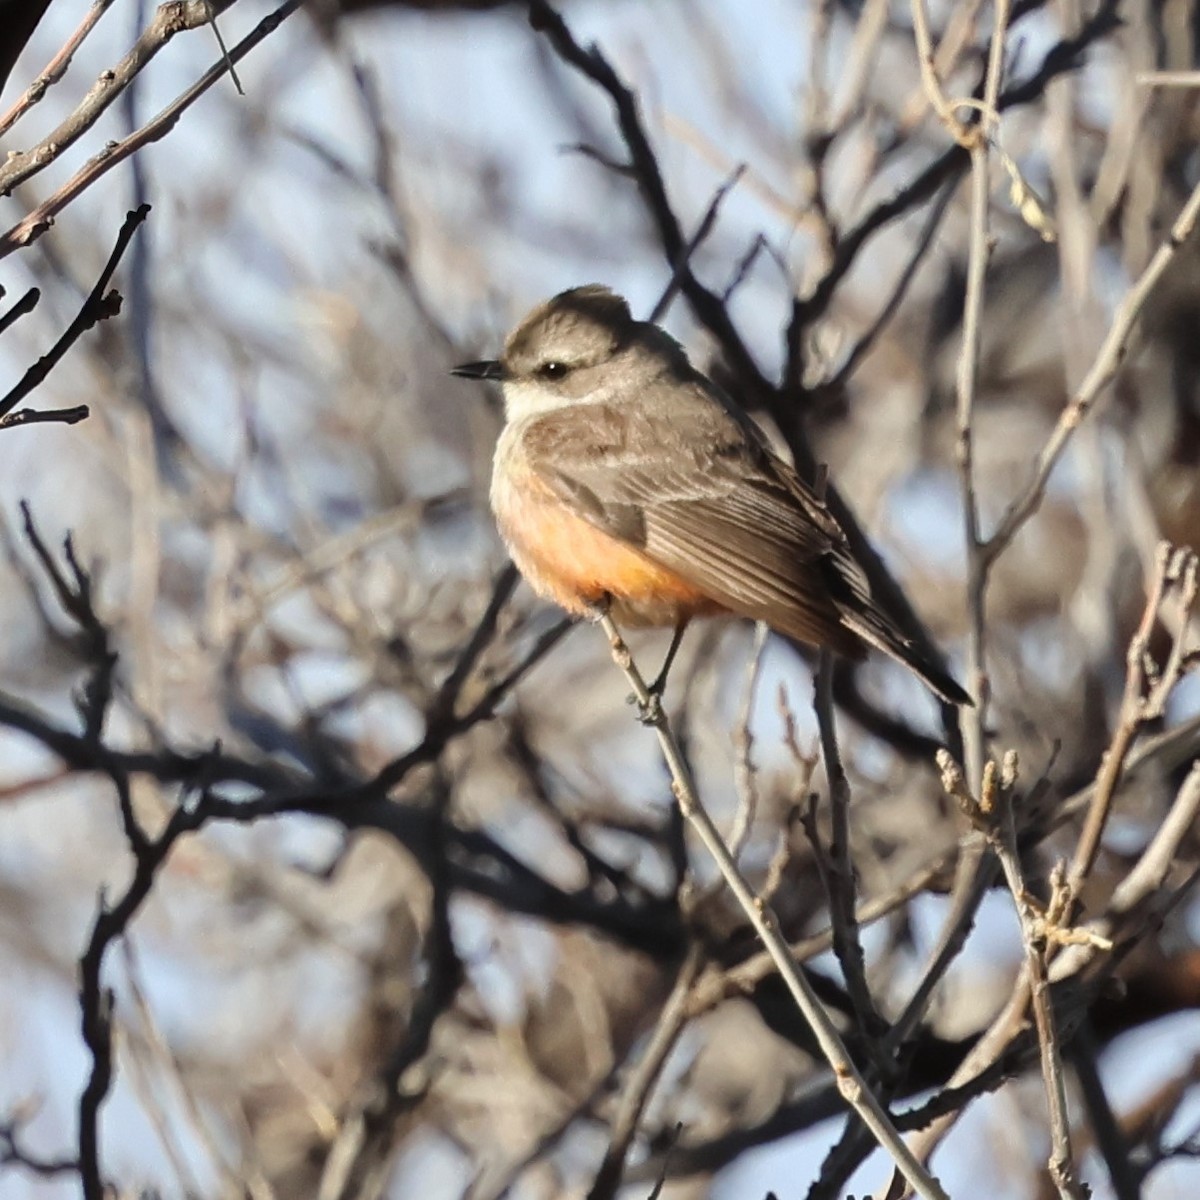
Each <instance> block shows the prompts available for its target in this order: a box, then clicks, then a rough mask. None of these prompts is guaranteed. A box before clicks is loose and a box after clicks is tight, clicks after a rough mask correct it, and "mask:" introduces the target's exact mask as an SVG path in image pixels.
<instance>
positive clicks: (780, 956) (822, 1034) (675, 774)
mask: <svg viewBox="0 0 1200 1200" xmlns="http://www.w3.org/2000/svg"><path fill="white" fill-rule="evenodd" d="M600 625H601V628H603V630H604V632H605V633H606V634H607V635H608V639H609V645H610V646H611V648H612V654H613V660H614V661H615V662H616V664H617V666H618V667H619V668H620V669H621V670H622V671H623V672H624V674H625V677H626V679H628V681H629V684H630V686H631V687H632V688H633V692H634V695H635V696H636V697H637V702H638V704H639V706H640V708H641V711H642V714H643V719H644V720H645V722H646V723H647V724H648V725H650V727H651V728H652V729H653V730H654V732H655V735H656V736H657V738H658V743H659V747H660V749H661V750H662V754H663V758H664V760H665V761H666V764H667V769H668V770H669V771H670V773H671V781H672V791H673V792H674V794H675V798H676V800H677V801H678V803H679V807H680V810H681V812H682V813H683V816H684V818H685V819H686V820H687V821H688V822H689V824H690V825H691V826H692V828H693V829H694V830H695V831H696V833H697V835H698V836H699V838H700V840H701V841H702V842H703V843H704V845H705V847H706V848H707V850H708V852H709V853H710V854H711V855H712V856H713V859H714V860H715V862H716V864H717V867H718V869H719V870H720V872H721V874H722V876H723V877H724V878H725V881H726V883H727V884H728V885H729V889H730V891H732V892H733V894H734V896H735V897H736V898H737V901H738V903H739V904H740V905H741V906H742V910H743V911H744V912H745V914H746V916H747V918H748V919H749V920H750V923H751V924H752V925H753V926H754V929H755V932H756V933H757V934H758V936H759V938H760V940H761V941H762V943H763V945H764V946H765V947H766V948H767V950H768V951H769V952H770V954H771V957H772V958H773V959H774V961H775V965H776V967H777V968H778V970H779V974H780V976H781V977H782V979H783V981H784V984H785V985H786V986H787V989H788V991H789V992H790V993H791V996H792V998H793V999H794V1000H795V1002H796V1004H797V1006H798V1007H799V1009H800V1011H801V1013H803V1015H804V1018H805V1020H806V1021H807V1022H808V1024H809V1026H810V1028H811V1029H812V1031H813V1034H814V1035H815V1036H816V1039H817V1042H818V1043H819V1045H820V1047H821V1050H822V1052H823V1053H824V1055H825V1058H826V1061H827V1062H828V1063H829V1065H830V1067H831V1068H832V1070H833V1074H834V1079H835V1080H836V1082H837V1087H838V1091H839V1093H840V1094H841V1096H842V1098H843V1099H844V1100H845V1101H846V1103H847V1104H848V1105H849V1106H850V1107H851V1108H852V1109H853V1110H854V1111H855V1112H856V1113H857V1114H858V1116H859V1117H860V1118H861V1119H862V1121H863V1123H864V1124H865V1125H866V1126H867V1128H868V1129H870V1130H871V1132H872V1134H874V1136H875V1139H876V1141H878V1143H879V1144H880V1146H882V1147H883V1148H884V1149H885V1150H886V1151H887V1152H888V1153H889V1154H890V1155H891V1156H892V1158H893V1159H894V1161H895V1162H896V1165H897V1166H898V1167H899V1169H900V1171H901V1172H902V1174H903V1175H904V1177H905V1179H907V1180H908V1181H909V1183H910V1184H911V1185H912V1186H913V1187H914V1188H915V1189H916V1191H917V1193H918V1194H919V1195H921V1196H924V1197H926V1198H927V1200H947V1197H946V1193H945V1192H944V1191H943V1190H942V1187H941V1185H940V1184H939V1183H938V1182H937V1180H936V1179H934V1178H933V1176H932V1175H930V1174H929V1172H928V1171H927V1170H926V1169H925V1167H924V1166H922V1165H921V1164H920V1163H919V1162H918V1161H917V1160H916V1158H915V1157H914V1155H913V1154H912V1152H911V1151H910V1150H909V1148H908V1146H907V1144H906V1143H905V1141H904V1139H903V1138H902V1137H901V1136H900V1135H899V1134H898V1133H897V1132H896V1128H895V1126H894V1125H893V1124H892V1121H891V1118H890V1117H889V1116H888V1114H887V1112H886V1110H885V1109H884V1108H883V1106H882V1105H881V1104H880V1103H879V1101H878V1100H877V1099H876V1098H875V1096H874V1095H873V1094H872V1092H871V1091H870V1089H869V1088H868V1087H867V1085H866V1081H865V1080H864V1079H863V1076H862V1074H861V1073H860V1072H859V1070H858V1068H857V1067H856V1066H855V1065H854V1062H853V1060H852V1059H851V1058H850V1056H849V1054H848V1053H847V1051H846V1047H845V1045H844V1044H843V1042H842V1039H841V1037H840V1036H839V1034H838V1031H837V1028H836V1026H835V1025H834V1024H833V1021H832V1020H831V1019H830V1017H829V1015H828V1014H827V1013H826V1011H825V1008H824V1006H823V1005H822V1004H821V1001H820V1000H819V999H818V997H817V995H816V993H815V992H814V991H813V989H812V986H811V985H810V984H809V983H808V981H807V980H806V979H805V978H804V975H803V973H802V972H801V971H800V970H799V968H798V967H797V966H796V961H795V959H794V958H793V957H792V954H791V951H790V950H789V949H788V945H787V942H785V941H784V939H783V937H782V935H781V934H780V932H779V924H778V920H777V919H776V917H775V914H774V913H773V912H772V910H771V909H770V907H769V906H768V905H767V904H766V903H764V901H763V900H762V898H761V897H759V896H756V895H755V893H754V891H753V889H752V888H751V887H750V885H749V883H748V882H747V881H746V879H745V877H744V876H743V875H742V873H741V871H740V870H739V869H738V866H737V863H735V862H734V861H733V859H732V858H731V857H730V854H729V850H728V848H727V847H726V845H725V843H724V841H722V839H721V835H720V833H719V832H718V831H717V827H716V826H715V825H714V824H713V821H712V818H711V817H710V816H709V815H708V813H707V812H706V811H705V809H704V807H703V805H702V804H701V803H700V798H699V796H698V794H697V792H696V789H695V786H694V784H693V783H692V779H691V774H690V772H689V771H688V768H687V764H686V763H685V762H684V759H683V755H682V754H681V753H680V750H679V744H678V743H677V742H676V740H675V738H674V736H673V735H672V733H671V730H670V727H669V726H668V724H667V719H666V715H665V714H664V712H663V710H662V706H661V704H656V703H655V702H654V701H655V698H654V697H653V696H652V695H651V693H650V690H649V688H648V687H647V685H646V681H645V680H644V679H643V678H642V675H641V672H640V671H638V669H637V666H636V665H635V663H634V661H633V657H632V655H631V654H630V653H629V649H628V647H627V646H626V645H625V642H624V641H623V639H622V638H621V634H620V632H619V631H618V629H617V627H616V625H615V624H614V622H613V620H612V618H611V617H610V616H608V615H607V614H604V615H603V616H601V617H600Z"/></svg>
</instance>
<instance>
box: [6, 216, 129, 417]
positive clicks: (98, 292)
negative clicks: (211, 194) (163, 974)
mask: <svg viewBox="0 0 1200 1200" xmlns="http://www.w3.org/2000/svg"><path fill="white" fill-rule="evenodd" d="M149 215H150V205H148V204H143V205H142V206H141V207H140V208H136V209H134V210H133V212H131V213H128V214H127V215H126V217H125V223H124V224H123V225H122V226H121V229H120V232H119V233H118V234H117V241H116V244H115V245H114V246H113V248H112V253H111V254H110V255H109V256H108V262H106V263H105V264H104V270H102V271H101V272H100V277H99V278H98V279H97V280H96V284H95V286H94V287H93V288H92V290H91V291H90V292H89V293H88V296H87V299H86V300H84V302H83V306H82V307H81V308H80V310H79V312H78V313H76V315H75V319H74V320H73V321H72V322H71V324H70V325H68V326H67V328H66V329H65V330H64V331H63V335H62V337H60V338H59V339H58V341H57V342H55V343H54V345H53V346H51V347H50V349H49V350H47V351H46V353H45V354H43V355H42V357H41V358H39V359H38V360H37V362H35V363H34V364H33V366H31V367H30V368H29V370H28V371H26V372H25V374H24V375H23V376H22V377H21V379H20V380H19V381H18V382H17V383H16V385H15V386H14V387H13V388H11V389H10V391H9V392H8V395H6V396H5V397H4V398H3V399H0V417H8V416H9V415H10V414H11V415H13V416H19V415H20V414H13V409H14V408H16V407H17V405H18V404H20V403H21V402H22V401H23V400H25V398H26V397H27V396H28V395H29V394H30V392H32V391H33V390H34V388H36V387H37V386H38V385H39V384H41V383H42V382H44V380H45V379H46V376H47V375H49V374H50V372H51V371H53V370H54V368H55V367H56V366H57V365H58V364H59V362H61V361H62V357H63V355H64V354H66V352H67V351H68V350H70V348H71V347H72V346H73V345H74V344H75V343H76V342H77V341H79V339H80V338H81V337H82V336H83V335H84V334H85V333H87V331H88V330H89V329H91V328H92V327H93V326H94V325H96V324H97V323H98V322H99V321H104V320H107V319H108V318H109V317H114V316H116V315H117V313H119V312H120V311H121V295H120V293H119V292H117V291H111V292H110V291H108V290H107V289H108V285H109V283H110V282H111V281H112V277H113V275H114V274H115V273H116V270H117V265H118V264H119V263H120V261H121V256H122V255H123V254H124V253H125V250H126V248H127V247H128V246H129V243H130V242H131V241H132V240H133V235H134V234H135V233H136V232H137V228H138V226H139V225H141V223H142V222H143V221H144V220H145V219H146V218H147V217H148V216H149ZM66 412H67V413H69V414H71V415H70V416H69V417H68V416H63V415H58V416H57V417H47V416H46V415H45V414H42V415H40V416H37V417H26V418H24V420H23V421H15V420H14V421H10V422H9V423H10V424H22V423H25V422H28V421H33V420H60V421H66V423H67V424H72V423H73V422H74V421H81V420H83V418H84V417H86V416H87V406H86V405H80V406H79V407H78V408H75V409H69V410H66Z"/></svg>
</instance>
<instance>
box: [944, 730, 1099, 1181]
mask: <svg viewBox="0 0 1200 1200" xmlns="http://www.w3.org/2000/svg"><path fill="white" fill-rule="evenodd" d="M939 765H940V766H941V768H942V778H943V782H944V785H945V788H946V792H947V794H949V795H951V796H953V797H954V798H955V799H957V800H958V801H959V803H960V805H961V806H962V807H963V808H964V810H965V811H966V813H967V815H968V816H969V817H970V819H971V822H972V824H974V825H975V826H976V828H978V829H981V830H982V831H983V832H984V833H985V835H986V836H987V838H988V842H989V844H990V845H991V847H992V849H993V850H994V851H995V854H996V857H997V858H998V859H999V861H1000V865H1001V868H1002V869H1003V871H1004V877H1005V881H1006V882H1007V883H1008V888H1009V891H1010V892H1011V893H1012V898H1013V904H1014V905H1015V907H1016V910H1017V917H1018V920H1019V921H1020V925H1021V942H1022V944H1023V946H1024V948H1025V966H1026V974H1027V977H1028V979H1029V989H1030V1004H1031V1006H1032V1008H1033V1019H1034V1024H1035V1025H1036V1027H1037V1036H1038V1048H1039V1051H1040V1055H1041V1064H1042V1078H1043V1080H1044V1082H1045V1085H1046V1101H1047V1104H1048V1106H1049V1111H1050V1146H1051V1152H1050V1163H1049V1168H1050V1177H1051V1179H1052V1180H1053V1181H1054V1184H1055V1187H1056V1188H1057V1189H1058V1193H1059V1196H1060V1197H1061V1198H1062V1200H1086V1196H1087V1194H1088V1193H1087V1192H1086V1190H1085V1189H1084V1188H1083V1187H1082V1186H1081V1184H1080V1182H1079V1179H1078V1178H1077V1176H1076V1173H1075V1164H1074V1157H1073V1155H1072V1152H1071V1127H1070V1123H1069V1120H1068V1117H1067V1089H1066V1082H1065V1079H1064V1075H1063V1062H1062V1051H1061V1047H1060V1041H1059V1034H1058V1029H1057V1026H1056V1024H1055V1020H1054V1007H1053V1003H1052V1001H1051V997H1050V977H1049V953H1050V936H1051V935H1052V934H1054V933H1059V932H1061V931H1060V930H1059V929H1058V928H1057V926H1056V925H1055V924H1054V922H1055V918H1056V916H1057V915H1058V914H1060V913H1061V912H1062V911H1063V910H1064V908H1065V904H1064V903H1063V901H1064V899H1065V895H1066V890H1065V888H1066V885H1065V878H1064V873H1063V871H1062V869H1061V866H1060V867H1058V868H1056V869H1055V871H1054V873H1053V874H1052V876H1051V897H1052V899H1051V903H1050V906H1049V909H1048V910H1047V913H1046V914H1042V913H1039V912H1037V911H1036V910H1035V907H1034V901H1033V898H1032V896H1031V895H1030V893H1029V890H1028V889H1027V888H1026V886H1025V878H1024V873H1023V870H1022V867H1021V860H1020V854H1019V852H1018V850H1017V827H1016V820H1015V818H1014V815H1013V795H1014V791H1015V788H1016V783H1017V757H1016V754H1015V753H1014V752H1012V751H1009V752H1008V754H1006V755H1005V758H1004V764H1003V766H1002V767H1001V768H1000V769H999V771H997V769H996V764H995V762H993V761H989V762H988V763H987V765H986V767H985V769H984V773H983V782H982V785H981V789H980V792H979V795H978V796H977V797H976V796H975V795H973V794H971V792H970V791H969V790H968V788H967V786H966V782H965V780H964V779H963V776H962V774H961V772H960V771H959V768H958V765H957V764H956V763H955V762H954V761H953V760H952V759H951V758H950V757H949V755H945V756H943V757H942V758H941V759H940V760H939Z"/></svg>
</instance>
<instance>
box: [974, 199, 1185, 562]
mask: <svg viewBox="0 0 1200 1200" xmlns="http://www.w3.org/2000/svg"><path fill="white" fill-rule="evenodd" d="M1197 220H1200V183H1198V184H1197V185H1196V186H1195V188H1193V190H1192V194H1191V195H1190V196H1189V197H1188V199H1187V202H1186V203H1185V204H1184V206H1183V209H1182V210H1181V211H1180V213H1179V216H1178V217H1177V218H1176V220H1175V224H1174V225H1172V226H1171V231H1170V233H1169V234H1168V235H1167V237H1166V240H1165V241H1164V242H1163V243H1162V245H1161V246H1159V248H1158V250H1157V251H1155V254H1154V257H1153V258H1151V260H1150V262H1149V264H1148V265H1147V267H1146V269H1145V270H1144V271H1143V272H1142V273H1141V275H1140V276H1138V279H1137V280H1136V282H1135V283H1134V284H1133V286H1132V287H1131V288H1130V289H1129V291H1128V292H1126V293H1125V296H1124V298H1123V299H1122V301H1121V303H1120V304H1118V305H1117V310H1116V312H1115V313H1114V314H1113V320H1112V324H1111V325H1110V326H1109V328H1108V333H1107V334H1106V335H1105V338H1104V342H1103V343H1102V345H1101V346H1100V350H1099V352H1098V353H1097V355H1096V358H1095V360H1094V361H1093V362H1092V365H1091V367H1090V368H1089V370H1088V373H1087V375H1086V376H1085V377H1084V379H1083V382H1082V383H1080V385H1079V388H1078V390H1077V391H1076V392H1075V394H1074V395H1073V396H1072V397H1071V399H1070V400H1069V401H1068V402H1067V406H1066V408H1064V409H1063V411H1062V413H1061V414H1060V416H1059V418H1058V422H1057V424H1056V425H1055V426H1054V430H1053V432H1052V433H1051V434H1050V436H1049V438H1047V440H1046V443H1045V445H1043V446H1042V449H1041V451H1040V453H1039V454H1038V458H1037V462H1036V464H1035V465H1034V469H1033V475H1032V477H1031V478H1030V480H1029V482H1028V484H1026V486H1025V488H1024V489H1023V490H1022V491H1021V492H1019V493H1018V494H1017V495H1016V496H1015V497H1014V498H1013V500H1012V501H1011V503H1010V504H1009V506H1008V508H1007V509H1006V510H1005V513H1004V516H1003V517H1001V519H1000V523H999V525H997V526H996V530H995V532H994V533H993V534H992V535H991V537H989V538H988V540H987V542H986V544H985V545H984V554H985V557H986V558H987V560H988V562H995V560H996V559H997V558H998V557H999V556H1000V555H1001V554H1002V553H1003V552H1004V550H1005V549H1006V548H1007V547H1008V545H1009V544H1010V543H1011V542H1012V540H1013V538H1014V537H1016V535H1017V533H1018V532H1019V531H1020V529H1021V527H1022V526H1023V525H1024V524H1025V522H1026V521H1028V520H1029V518H1030V517H1032V516H1033V514H1034V513H1035V512H1036V511H1037V510H1038V507H1039V506H1040V504H1041V502H1042V497H1043V496H1044V495H1045V492H1046V484H1047V482H1048V481H1049V479H1050V475H1051V472H1053V470H1054V468H1055V467H1056V466H1057V465H1058V462H1059V460H1060V459H1061V458H1062V455H1063V451H1064V450H1066V448H1067V444H1068V443H1069V442H1070V440H1071V435H1072V434H1073V433H1074V432H1075V430H1076V429H1078V428H1079V426H1080V425H1081V424H1082V423H1083V421H1084V418H1086V417H1087V415H1088V414H1089V413H1090V412H1091V411H1092V409H1093V408H1094V407H1095V405H1096V402H1097V401H1098V400H1099V399H1100V397H1101V395H1102V394H1103V393H1104V391H1105V389H1106V388H1107V386H1108V385H1109V384H1110V383H1111V382H1112V381H1113V379H1114V378H1115V377H1116V374H1117V372H1118V370H1119V369H1120V367H1121V364H1122V363H1123V362H1124V360H1125V356H1126V354H1127V353H1128V352H1129V347H1130V344H1131V343H1132V341H1133V335H1134V330H1135V328H1136V326H1137V321H1138V317H1139V316H1140V315H1141V312H1142V309H1143V307H1145V304H1146V301H1147V300H1148V299H1149V297H1150V294H1151V293H1152V292H1153V291H1154V289H1155V288H1156V287H1157V286H1158V283H1159V281H1160V280H1161V279H1162V277H1163V275H1164V274H1165V273H1166V270H1167V268H1168V267H1169V266H1170V265H1171V263H1172V262H1173V261H1174V259H1175V256H1176V255H1177V254H1178V253H1179V248H1180V247H1181V246H1182V245H1183V244H1184V243H1185V242H1186V241H1187V240H1188V239H1189V238H1190V237H1191V236H1192V235H1193V233H1194V232H1195V229H1196V222H1197Z"/></svg>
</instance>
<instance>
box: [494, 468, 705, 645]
mask: <svg viewBox="0 0 1200 1200" xmlns="http://www.w3.org/2000/svg"><path fill="white" fill-rule="evenodd" d="M492 507H493V509H494V510H495V514H496V523H497V525H498V526H499V528H500V534H501V536H502V537H503V538H504V542H505V545H507V547H508V550H509V553H510V554H511V555H512V558H513V562H515V563H516V565H517V569H518V570H519V571H520V572H521V574H522V575H523V576H524V577H525V579H526V580H527V581H528V583H529V585H530V586H531V587H532V588H533V590H534V591H535V592H537V593H538V594H539V595H540V596H544V597H546V598H547V599H549V600H553V601H554V602H555V603H556V604H558V605H560V606H561V607H562V608H565V609H566V610H567V611H568V612H571V613H576V614H578V615H580V616H586V615H588V614H590V612H591V611H592V610H593V608H594V606H595V605H597V604H599V603H600V602H602V601H603V600H604V599H605V597H607V598H608V599H609V601H610V603H611V610H610V611H611V612H612V615H613V619H614V620H615V621H617V623H618V624H625V625H641V626H659V625H676V624H678V623H679V622H680V621H683V620H687V619H689V618H691V617H698V616H705V615H711V614H714V613H719V612H724V611H725V610H724V608H723V607H722V606H721V605H720V604H718V603H716V602H715V601H713V600H711V599H709V597H708V596H706V595H705V594H704V593H703V592H702V591H700V590H699V589H698V588H696V587H695V586H694V585H692V584H691V583H689V582H688V581H687V580H686V579H683V578H682V577H681V576H679V575H677V574H676V573H675V572H674V571H670V570H668V569H667V568H666V567H662V566H660V565H659V564H658V563H656V562H654V561H653V560H652V559H649V558H647V557H646V556H645V555H644V554H642V553H641V552H640V551H638V550H635V549H634V548H633V547H631V546H627V545H626V544H625V543H624V542H620V541H618V540H617V539H616V538H614V537H610V536H609V535H608V534H607V533H603V532H601V531H600V530H599V529H597V528H596V527H595V526H594V525H591V524H589V523H588V522H587V521H585V520H584V519H583V518H582V517H577V516H575V514H574V513H572V512H571V511H570V510H569V509H568V508H567V507H566V506H565V505H564V504H563V503H562V502H561V501H560V500H559V499H558V498H557V497H556V496H555V495H554V494H553V492H551V491H550V490H549V489H548V488H546V487H544V486H543V485H541V484H539V483H538V481H537V480H536V479H535V478H534V477H533V476H531V475H529V474H526V473H524V472H521V473H519V474H518V473H517V472H512V471H508V472H504V473H503V476H502V477H497V478H496V479H495V481H494V482H493V487H492Z"/></svg>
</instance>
